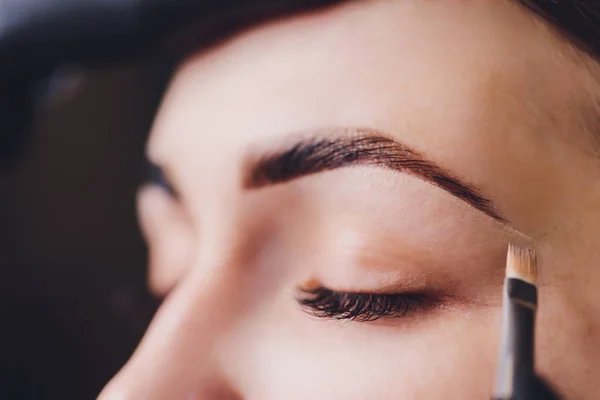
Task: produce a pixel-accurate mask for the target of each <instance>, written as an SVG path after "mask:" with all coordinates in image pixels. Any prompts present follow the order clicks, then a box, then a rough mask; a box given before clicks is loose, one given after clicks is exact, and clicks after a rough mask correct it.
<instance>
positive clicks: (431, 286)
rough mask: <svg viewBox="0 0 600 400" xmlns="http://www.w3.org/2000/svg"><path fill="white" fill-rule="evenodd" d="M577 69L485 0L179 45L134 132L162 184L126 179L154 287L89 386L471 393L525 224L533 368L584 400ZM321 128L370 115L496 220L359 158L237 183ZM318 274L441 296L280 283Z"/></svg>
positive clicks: (592, 312) (590, 365)
mask: <svg viewBox="0 0 600 400" xmlns="http://www.w3.org/2000/svg"><path fill="white" fill-rule="evenodd" d="M595 69H596V66H595V63H594V62H592V61H591V60H588V59H586V58H585V56H582V55H581V54H580V53H579V52H578V51H577V50H576V49H574V47H573V46H571V45H570V44H569V43H567V41H566V40H564V39H563V38H562V37H560V35H559V34H557V33H556V32H554V31H553V30H552V29H551V28H549V27H548V26H546V25H545V24H544V23H543V22H541V21H539V20H537V19H536V18H535V17H533V16H532V15H531V14H530V13H529V12H527V11H526V10H524V9H522V8H521V7H519V6H518V5H516V4H514V3H512V2H507V1H496V0H493V1H492V0H487V1H479V2H458V1H456V2H450V1H365V2H362V1H361V2H353V3H349V4H345V5H342V6H339V7H336V8H332V9H329V10H326V11H322V12H319V13H315V14H311V15H304V16H298V17H294V18H292V19H288V20H282V21H278V22H275V23H271V24H267V25H262V26H260V27H258V28H256V29H253V30H251V31H249V32H246V33H244V34H241V35H238V36H237V37H235V38H233V39H231V40H229V41H228V42H226V43H224V44H222V45H220V46H218V47H216V48H213V49H211V50H209V51H204V52H202V53H201V54H197V55H194V56H193V57H191V58H190V59H189V60H188V61H187V62H186V63H185V64H184V65H183V66H182V67H181V69H180V70H179V72H178V73H177V74H176V77H175V79H174V81H173V82H172V85H171V87H170V89H169V91H168V94H167V95H166V98H165V100H164V104H163V106H162V108H161V111H160V113H159V116H158V118H157V121H156V124H155V127H154V130H153V133H152V136H151V139H150V142H149V145H148V156H149V158H150V159H152V160H153V161H154V162H155V163H157V164H159V165H161V166H162V167H163V168H164V170H165V173H166V174H167V176H168V177H169V179H170V180H171V181H172V183H173V185H174V187H175V188H176V190H177V192H178V193H179V198H174V197H171V196H170V195H169V194H167V193H166V192H165V191H164V190H162V189H160V188H158V187H145V188H143V189H142V190H141V191H140V196H139V212H140V222H141V225H142V228H143V231H144V233H145V235H146V237H147V239H148V242H149V245H150V255H151V257H150V258H151V263H150V264H151V265H150V275H149V276H150V285H151V287H152V288H153V290H154V291H155V292H156V293H158V294H161V295H166V294H168V296H167V297H166V300H165V302H164V303H163V305H162V307H161V308H160V310H159V311H158V313H157V315H156V317H155V319H154V321H153V322H152V324H151V326H150V328H149V330H148V332H147V335H146V336H145V338H144V339H143V341H142V343H141V344H140V346H139V348H138V349H137V351H136V352H135V354H134V355H133V356H132V358H131V360H130V361H129V363H128V364H127V365H126V366H125V367H124V368H123V370H122V371H121V372H120V373H119V374H118V375H117V376H116V377H115V378H114V380H113V381H112V382H110V384H109V385H108V386H107V388H106V389H105V390H104V392H103V393H102V394H101V396H100V398H101V399H103V400H107V399H142V398H143V399H256V400H275V399H288V400H299V399H340V400H352V399H356V400H358V399H361V400H364V399H399V398H402V399H412V398H415V399H423V398H439V397H442V396H443V397H444V398H487V397H488V396H489V395H490V394H491V391H492V388H493V382H494V376H495V368H496V367H495V365H496V356H497V346H498V339H499V331H500V313H501V293H502V281H503V276H504V259H505V252H506V245H507V244H508V243H509V242H517V243H519V242H520V241H523V240H525V241H528V242H529V244H533V245H535V247H536V248H537V251H538V257H539V260H540V261H539V277H538V288H539V293H540V309H539V314H538V327H537V329H538V330H537V333H536V354H537V360H536V362H537V366H538V369H539V372H540V373H541V374H542V375H543V376H545V377H546V378H547V379H549V380H550V381H551V382H552V383H553V384H554V385H556V387H557V388H558V389H559V390H560V392H561V393H562V394H563V395H564V396H565V397H566V398H592V397H593V396H594V395H595V394H596V393H597V386H596V381H595V379H594V377H595V374H596V371H597V370H598V368H599V367H600V350H599V347H598V346H597V343H598V341H599V340H600V298H599V296H600V295H599V294H598V291H597V290H596V289H597V287H598V285H599V284H600V269H598V268H597V266H598V265H600V246H597V245H596V243H597V242H598V240H599V239H600V207H599V205H600V176H599V175H600V168H598V167H599V165H598V162H599V161H598V158H597V156H596V155H595V154H594V149H595V147H594V143H595V142H594V140H595V139H594V137H593V135H592V134H590V133H589V131H591V126H590V124H589V123H588V120H591V119H592V118H588V114H589V115H591V112H592V111H594V108H593V106H592V104H594V102H593V99H594V98H595V96H596V94H597V93H598V91H597V90H596V89H597V86H598V85H597V83H596V81H595V79H594V77H593V74H592V73H590V72H595ZM585 110H587V111H585ZM330 127H352V128H355V127H369V128H373V129H378V130H381V131H383V132H385V133H386V134H387V135H389V136H390V137H393V138H395V139H397V140H398V141H401V142H402V143H405V144H406V145H409V146H410V147H412V148H413V149H416V150H418V151H419V152H420V153H422V154H424V155H426V157H427V158H428V159H429V160H432V161H434V162H435V163H437V164H438V165H440V166H442V167H443V168H445V169H446V170H448V171H450V172H451V173H452V174H454V175H455V176H457V177H459V178H460V179H462V180H463V181H465V182H468V183H469V184H472V185H474V186H475V187H477V188H478V189H479V191H480V192H481V193H483V194H484V195H485V196H486V197H488V198H490V199H492V200H493V201H494V203H495V204H496V206H497V208H498V210H499V212H500V213H501V214H502V215H503V216H504V217H505V218H506V219H507V220H509V221H510V224H509V225H505V224H502V223H500V222H497V221H495V220H493V219H491V218H490V217H488V216H486V215H484V214H483V213H481V212H480V211H477V210H475V209H474V208H472V207H471V206H469V205H467V204H466V203H464V202H462V201H461V200H459V199H457V198H455V197H453V196H451V195H449V194H448V193H446V192H444V191H442V190H441V189H439V188H437V187H435V186H433V185H431V184H429V183H426V182H424V181H423V180H421V179H419V178H417V177H415V176H411V175H408V174H404V173H400V172H396V171H390V170H384V169H381V168H376V167H369V166H358V167H356V166H355V167H350V168H344V169H339V170H335V171H329V172H325V173H319V174H315V175H311V176H307V177H303V178H301V179H296V180H293V181H290V182H287V183H283V184H279V185H275V186H268V187H264V188H261V189H250V188H248V187H245V186H244V184H243V182H244V177H245V176H246V175H247V173H248V168H250V166H251V165H252V160H255V156H256V155H261V154H262V153H263V152H265V151H270V150H272V149H274V148H278V146H280V145H281V144H282V143H288V142H289V143H293V140H294V138H296V137H297V136H298V135H309V136H310V132H311V130H315V129H323V128H330ZM524 238H525V239H524ZM315 282H317V283H318V284H322V285H324V286H327V287H329V288H331V289H335V290H343V291H366V292H382V291H384V292H385V291H396V292H404V291H411V290H435V291H438V292H441V293H444V294H445V296H444V298H443V301H442V303H441V304H440V305H439V306H437V307H433V308H429V309H423V310H417V311H416V312H414V313H413V314H411V315H408V316H406V317H403V318H396V319H382V320H379V321H376V322H365V323H360V322H352V321H330V320H325V319H320V318H316V317H314V316H312V315H310V314H307V313H306V312H305V311H304V310H303V309H302V308H301V307H300V305H299V304H298V302H297V301H296V297H297V294H298V287H299V286H301V287H302V285H312V284H315Z"/></svg>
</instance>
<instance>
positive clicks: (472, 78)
mask: <svg viewBox="0 0 600 400" xmlns="http://www.w3.org/2000/svg"><path fill="white" fill-rule="evenodd" d="M563 48H568V46H566V45H562V42H559V41H558V40H557V36H556V35H555V34H554V32H552V31H551V30H550V29H548V28H547V27H546V26H545V25H543V24H540V23H539V22H538V21H535V20H534V19H533V17H532V15H531V14H529V13H528V12H526V11H525V10H524V9H522V8H521V7H520V6H519V5H517V4H516V2H509V1H492V0H490V1H478V2H459V1H455V2H441V1H440V2H429V1H393V0H381V1H365V2H362V1H361V2H350V3H347V4H344V5H342V6H338V7H336V8H332V9H329V10H326V11H324V12H319V13H316V14H312V15H307V16H301V17H296V18H292V19H288V20H282V21H278V22H275V23H272V24H268V25H264V26H261V27H259V28H257V29H254V30H252V31H249V32H247V33H245V34H242V35H239V36H237V37H236V38H234V39H232V40H230V41H229V42H227V43H225V44H223V45H221V46H219V47H217V48H214V49H213V50H211V51H208V52H203V53H201V54H197V55H195V56H193V57H191V58H190V59H189V60H188V61H187V62H186V63H185V64H184V65H183V66H182V67H181V69H180V70H179V71H178V73H177V74H176V77H175V79H174V81H173V83H172V85H171V87H170V89H169V91H168V93H167V95H166V97H165V101H164V104H163V106H162V109H161V111H160V113H159V116H158V118H157V121H156V124H155V128H154V131H153V133H152V136H151V140H150V144H149V153H150V157H151V158H153V159H154V160H155V161H156V162H159V163H161V164H163V165H166V166H167V167H168V169H170V170H172V171H175V172H174V174H175V175H177V180H178V182H179V183H180V186H182V187H183V186H185V187H189V188H195V189H194V190H196V191H197V192H199V193H200V192H203V193H206V192H210V191H212V189H214V188H222V187H223V185H224V182H229V181H231V182H236V180H235V179H230V180H228V178H229V177H232V178H235V177H236V176H237V175H239V174H241V173H242V172H241V170H242V169H243V166H244V162H245V160H244V157H245V156H246V155H247V154H248V153H249V152H255V151H256V150H257V149H263V148H268V147H269V146H271V145H273V144H274V143H275V144H276V143H277V142H280V141H282V140H284V139H285V138H286V137H289V136H290V135H294V134H296V133H298V132H305V131H308V130H311V129H313V128H318V129H320V128H324V127H331V126H351V127H367V128H370V127H374V128H377V129H379V130H383V131H386V132H388V133H389V134H390V135H392V136H394V137H395V138H396V139H398V140H399V141H401V142H403V143H405V144H407V145H409V146H410V147H412V148H414V149H415V150H417V151H419V152H422V153H424V154H425V155H427V156H428V157H429V158H430V159H431V160H432V161H434V162H436V163H438V164H440V165H442V166H444V167H446V168H447V169H449V170H451V171H455V172H456V173H457V174H458V175H459V176H461V177H465V178H466V181H467V182H469V183H472V184H473V185H474V186H476V187H478V188H480V189H482V191H483V192H484V193H485V194H487V195H489V196H490V197H491V198H493V199H495V200H497V202H499V203H500V204H501V205H502V207H503V209H504V210H506V211H507V213H508V214H509V219H510V214H511V213H512V214H513V215H519V214H526V219H527V220H531V221H536V220H541V219H542V214H543V213H544V212H545V210H543V208H542V207H540V206H539V196H540V195H541V194H539V195H533V194H531V193H528V192H527V191H525V190H524V189H523V188H526V187H531V185H532V182H536V184H535V185H536V187H537V189H538V190H537V192H538V193H544V187H543V185H542V184H541V183H540V179H543V177H544V176H555V177H557V176H558V175H559V174H560V173H561V172H559V171H557V168H558V167H557V165H558V160H559V159H561V158H564V156H563V154H561V153H562V152H563V147H564V143H563V141H561V140H554V139H551V140H550V139H549V138H548V131H549V129H548V127H549V125H548V124H549V122H550V121H551V122H552V124H559V125H560V123H561V122H560V121H559V119H560V117H561V116H560V115H558V116H557V115H554V114H551V113H555V112H556V111H555V110H560V113H562V114H565V115H566V114H567V111H565V110H568V109H570V108H571V107H572V104H576V103H579V101H575V100H573V99H579V97H580V95H579V94H578V93H580V89H579V87H578V86H577V85H574V83H573V82H574V81H575V79H573V76H575V75H576V74H575V73H574V68H575V67H574V65H575V64H574V63H572V62H570V61H569V60H570V57H566V56H564V55H561V54H562V53H561V51H562V50H561V49H563ZM573 59H575V57H573ZM557 102H560V104H561V107H556V105H557ZM559 130H560V129H559ZM507 160H510V163H509V162H507ZM215 171H218V173H215ZM562 173H563V174H566V173H567V172H565V171H563V172H562ZM236 174H237V175H236ZM208 180H212V181H211V182H212V183H211V186H210V187H206V186H202V185H201V184H200V182H206V181H208ZM565 180H568V179H567V177H565ZM550 189H551V188H550V186H549V187H548V190H550ZM517 195H518V196H517ZM536 196H537V197H536ZM526 210H529V212H527V213H526V212H525V211H526ZM531 210H535V212H531Z"/></svg>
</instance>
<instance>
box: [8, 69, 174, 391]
mask: <svg viewBox="0 0 600 400" xmlns="http://www.w3.org/2000/svg"><path fill="white" fill-rule="evenodd" d="M169 71H170V68H169V67H168V66H153V67H151V68H150V67H143V68H141V67H135V66H128V67H123V68H119V69H108V70H101V71H100V70H99V71H86V72H83V74H82V75H81V74H80V75H79V76H80V78H79V79H78V80H75V81H73V80H71V81H70V82H72V83H74V84H75V85H73V84H71V85H67V86H65V87H67V88H68V87H70V89H69V90H63V91H62V92H60V96H54V97H52V99H53V101H52V102H50V103H49V104H47V105H46V106H45V107H44V108H42V109H40V111H39V112H38V113H37V118H36V121H35V123H34V126H33V132H34V135H33V136H32V139H31V140H30V141H29V142H28V143H27V147H26V148H25V152H24V154H23V158H22V159H21V160H20V162H19V163H18V164H17V165H16V166H15V167H13V168H3V169H0V399H10V400H13V399H15V400H18V399H65V400H68V399H91V398H95V396H96V395H97V394H98V392H99V391H100V390H101V388H102V386H103V384H105V383H106V382H107V381H108V380H109V379H110V377H111V376H112V375H113V374H115V373H116V372H117V371H118V369H119V368H120V367H121V366H122V365H123V364H124V363H125V362H126V360H127V359H128V357H129V356H130V355H131V353H132V352H133V350H134V349H135V346H136V345H137V343H138V341H139V339H140V338H141V336H142V334H143V332H144V330H145V328H146V326H147V324H148V322H149V321H150V319H151V317H152V315H153V313H154V311H155V308H156V305H157V301H156V300H154V299H153V298H152V297H151V295H150V294H149V293H148V290H147V289H146V272H145V263H146V254H145V247H144V244H143V241H142V239H141V236H140V233H139V231H138V227H137V223H136V217H135V191H136V188H137V187H138V186H139V184H140V183H141V182H142V180H143V179H144V175H145V171H144V170H145V168H144V163H143V160H144V157H143V149H144V142H145V139H146V135H147V132H148V130H149V127H150V124H151V121H152V118H153V115H154V113H155V110H156V106H157V104H158V101H159V99H160V95H161V93H162V89H163V87H164V85H165V83H166V81H167V77H168V73H169Z"/></svg>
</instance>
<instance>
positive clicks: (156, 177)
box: [146, 161, 179, 198]
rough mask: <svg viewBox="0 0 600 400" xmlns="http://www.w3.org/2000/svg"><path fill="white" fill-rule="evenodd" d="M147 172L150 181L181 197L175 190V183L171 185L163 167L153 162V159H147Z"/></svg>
mask: <svg viewBox="0 0 600 400" xmlns="http://www.w3.org/2000/svg"><path fill="white" fill-rule="evenodd" d="M146 173H147V180H148V182H150V183H152V184H154V185H157V186H159V187H161V188H162V189H163V190H164V191H165V192H167V193H168V194H169V195H171V196H173V197H175V198H178V197H179V195H178V194H177V192H176V191H175V188H174V187H173V185H171V183H170V182H169V180H168V179H167V177H166V176H165V173H164V171H163V169H162V168H161V167H159V166H158V165H156V164H154V163H152V162H151V161H147V164H146Z"/></svg>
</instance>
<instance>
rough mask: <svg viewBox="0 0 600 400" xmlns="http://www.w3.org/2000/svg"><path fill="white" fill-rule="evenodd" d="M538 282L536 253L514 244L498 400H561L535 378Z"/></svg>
mask: <svg viewBox="0 0 600 400" xmlns="http://www.w3.org/2000/svg"><path fill="white" fill-rule="evenodd" d="M536 279H537V259H536V254H535V251H534V250H533V249H531V248H526V247H520V246H516V245H513V244H510V245H509V247H508V255H507V260H506V279H505V281H504V296H503V309H502V334H501V339H500V340H501V343H500V355H499V364H498V376H497V380H496V389H495V393H494V396H493V398H494V399H495V400H532V399H536V400H537V399H539V400H546V399H547V400H551V399H558V396H557V395H556V394H553V393H552V391H551V389H550V388H549V387H548V386H547V385H546V384H545V383H544V382H543V381H542V380H541V379H539V378H538V377H537V376H536V374H535V365H534V337H535V314H536V311H537V288H536V286H535V283H536Z"/></svg>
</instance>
